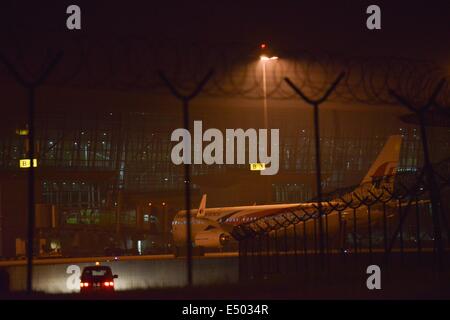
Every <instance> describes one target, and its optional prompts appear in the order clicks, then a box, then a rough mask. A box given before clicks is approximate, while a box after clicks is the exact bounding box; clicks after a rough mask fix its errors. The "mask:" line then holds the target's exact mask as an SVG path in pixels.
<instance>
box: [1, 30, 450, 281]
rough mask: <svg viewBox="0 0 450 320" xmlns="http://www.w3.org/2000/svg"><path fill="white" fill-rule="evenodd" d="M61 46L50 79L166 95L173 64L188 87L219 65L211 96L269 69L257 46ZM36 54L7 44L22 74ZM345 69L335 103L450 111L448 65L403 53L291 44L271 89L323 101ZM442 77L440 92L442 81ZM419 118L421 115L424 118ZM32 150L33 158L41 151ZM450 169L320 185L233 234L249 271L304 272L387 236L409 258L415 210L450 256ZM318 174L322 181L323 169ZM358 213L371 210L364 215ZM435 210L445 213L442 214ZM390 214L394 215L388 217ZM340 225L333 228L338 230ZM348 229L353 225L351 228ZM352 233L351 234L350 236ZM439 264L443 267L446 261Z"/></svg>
mask: <svg viewBox="0 0 450 320" xmlns="http://www.w3.org/2000/svg"><path fill="white" fill-rule="evenodd" d="M108 41H109V42H108ZM60 47H63V48H64V49H65V50H64V52H65V53H66V54H65V57H64V61H63V63H62V64H61V65H60V66H59V67H58V68H57V69H56V70H54V72H52V74H50V75H49V77H48V79H46V84H48V85H56V86H73V87H82V88H85V87H89V88H91V89H92V88H103V87H107V88H111V89H114V90H145V91H146V92H150V91H151V92H152V93H159V92H161V91H162V90H164V86H165V85H167V83H166V84H165V83H164V81H161V77H160V74H158V72H157V70H164V72H165V73H164V77H167V78H170V79H171V86H172V87H176V88H177V90H180V91H184V92H189V91H192V90H193V89H195V87H196V86H197V85H198V83H201V82H202V79H203V77H204V74H206V73H207V71H209V69H210V68H211V66H214V70H215V77H214V78H212V79H211V80H210V81H208V83H207V84H206V85H205V86H204V88H202V94H205V95H211V96H218V97H223V96H233V97H243V98H247V99H261V98H262V92H261V87H262V85H261V79H262V77H261V75H260V74H259V72H260V68H257V67H256V64H257V63H258V62H257V60H258V56H257V52H256V51H255V50H254V48H253V46H248V45H242V44H235V45H226V46H223V45H216V46H214V45H210V44H207V45H203V44H189V45H186V44H180V45H174V44H167V43H159V42H158V43H157V42H151V41H148V39H126V40H124V39H119V40H117V39H116V40H111V39H105V40H100V41H96V42H95V45H92V43H91V42H90V40H89V39H85V38H78V39H77V40H76V41H75V42H73V39H72V42H67V43H63V44H60ZM37 50H38V49H37ZM32 52H33V51H32V50H30V49H29V48H26V47H23V48H18V47H17V48H13V49H11V48H10V49H5V52H3V55H4V56H8V57H14V59H13V62H11V65H12V64H14V65H16V66H20V69H19V71H17V73H20V74H23V75H24V77H28V76H30V78H32V75H33V74H35V73H36V72H35V71H36V70H38V69H39V68H40V67H41V66H38V67H36V66H35V65H32V66H30V65H29V64H28V62H29V61H31V59H30V60H27V55H30V54H31V53H32ZM43 56H44V57H45V59H44V62H45V61H50V60H49V59H51V57H52V51H51V50H45V54H44V55H43ZM37 60H38V59H34V60H33V61H37ZM32 64H33V63H32ZM44 65H45V63H44ZM7 69H8V67H7V66H5V65H0V81H3V80H5V81H8V80H7V78H6V77H5V75H6V74H7V72H6V71H7ZM340 71H343V72H344V73H343V75H342V76H341V77H340V78H339V80H340V82H339V86H336V90H335V91H334V92H333V95H332V96H331V97H330V101H343V102H348V101H352V102H357V103H361V104H394V103H396V102H398V100H399V97H401V101H408V103H407V104H406V103H403V104H405V105H425V106H434V107H435V108H438V109H439V110H444V111H443V112H444V113H445V114H447V113H448V110H447V109H448V108H447V107H446V106H449V105H450V94H449V91H450V90H449V85H448V83H447V82H444V81H441V82H438V81H437V80H436V79H442V78H443V77H445V76H446V72H445V70H443V69H442V68H440V67H439V66H438V65H436V64H434V63H432V62H427V61H412V60H409V59H400V58H362V57H351V58H349V57H342V56H338V55H329V54H323V53H311V52H307V51H305V50H291V51H290V52H289V53H286V56H285V58H283V59H280V61H278V62H277V63H276V64H274V65H273V68H270V70H269V79H270V90H268V92H267V96H268V97H270V98H271V99H293V98H294V97H295V92H293V91H292V90H289V88H288V87H287V86H285V85H284V78H286V77H288V78H289V79H291V80H292V81H293V82H295V83H296V86H298V87H301V88H302V91H303V92H304V93H305V94H307V95H308V96H309V97H310V98H311V99H316V97H318V96H319V95H321V94H322V92H324V91H326V89H327V88H328V86H329V83H331V82H332V81H333V80H334V77H335V75H336V74H337V73H338V72H340ZM437 83H439V85H438V88H439V90H437V89H436V84H437ZM393 93H395V94H393ZM438 93H439V94H438ZM183 101H184V100H183ZM430 110H431V109H430V107H427V108H424V109H423V111H420V112H419V116H422V115H427V114H430V112H431V111H430ZM419 121H422V120H420V118H419ZM423 132H424V131H423ZM422 139H423V144H424V146H425V145H426V144H427V138H426V134H422ZM30 158H33V157H32V154H31V156H30ZM437 168H446V169H447V171H445V170H444V171H443V172H437V171H438V169H437ZM448 168H449V165H448V160H447V161H446V162H441V163H439V164H438V165H437V166H432V165H431V164H430V163H429V162H427V163H426V165H425V167H424V168H423V169H422V170H420V173H419V174H417V175H414V176H413V177H411V176H410V175H400V174H399V175H396V176H395V183H392V179H393V178H394V177H384V179H382V180H381V181H378V182H376V183H374V184H370V185H364V186H361V187H358V188H357V189H356V190H354V191H352V192H349V193H345V194H341V195H339V196H338V197H336V198H327V197H325V195H324V196H323V198H322V195H321V192H319V193H318V197H319V199H318V201H316V203H317V205H314V206H305V207H302V206H299V208H298V210H292V211H289V212H286V213H284V214H281V215H277V216H272V217H266V218H261V219H258V220H256V221H252V222H249V223H245V224H242V225H239V226H238V227H236V228H235V230H233V236H234V237H235V238H236V239H238V240H239V259H240V274H241V276H243V277H247V276H249V277H253V276H266V275H268V274H271V273H274V272H275V273H280V272H282V270H283V268H284V269H286V270H288V271H289V270H290V271H292V270H291V268H292V266H294V267H295V268H294V269H295V271H299V270H300V264H301V260H303V263H304V266H305V268H309V267H310V266H309V259H310V257H311V256H315V255H317V253H318V252H320V251H321V252H322V253H324V254H325V255H326V258H327V261H330V256H332V255H333V254H335V253H339V254H338V255H339V256H346V255H348V254H349V253H351V254H352V255H353V256H356V255H358V254H366V255H368V257H369V258H370V259H372V258H373V256H374V254H375V253H376V252H375V251H376V249H378V248H377V246H378V245H379V244H381V243H382V244H383V246H382V248H381V249H382V255H383V257H385V258H386V259H387V257H389V255H390V254H391V253H392V252H394V251H395V250H398V252H399V253H400V256H401V257H403V256H404V253H405V249H406V247H408V249H409V247H411V245H410V244H409V243H408V244H406V241H405V238H404V234H405V233H404V230H403V229H404V227H405V223H406V222H405V221H406V220H407V217H409V218H410V217H411V215H410V214H409V212H410V211H412V210H414V208H415V211H416V216H415V218H416V224H415V234H416V236H415V237H414V241H415V242H414V243H415V249H416V250H417V252H418V253H419V254H421V253H422V252H423V251H424V250H425V249H429V248H431V249H432V250H433V252H434V251H437V252H438V256H439V255H444V254H446V250H445V249H446V248H447V247H448V246H445V248H444V244H443V240H445V239H443V238H442V236H440V235H439V234H441V232H440V231H439V232H438V231H437V229H439V230H441V229H442V228H443V227H444V228H446V229H447V234H448V226H447V225H446V224H447V217H446V215H448V209H447V208H444V209H442V205H441V203H442V201H441V198H442V194H441V193H442V192H443V190H444V191H445V190H447V189H448V186H449V175H448ZM30 172H32V170H30ZM317 174H318V181H320V175H319V174H320V171H318V172H317ZM188 178H189V176H188ZM188 181H189V179H188ZM319 185H320V183H319ZM391 185H393V186H394V185H395V188H391V187H390V186H391ZM187 189H189V188H187ZM189 192H190V191H189V190H188V191H187V193H188V194H189ZM430 197H431V198H432V200H431V203H433V209H432V210H431V211H430V215H431V216H432V217H433V218H434V219H432V220H433V221H432V223H431V226H432V228H434V230H435V231H434V233H433V237H432V238H430V239H431V242H432V245H431V247H430V246H428V245H425V243H424V242H425V241H429V239H428V238H427V237H426V236H425V235H423V234H422V233H424V232H425V233H427V232H428V230H427V229H428V227H429V225H428V221H425V222H424V221H422V220H424V219H425V218H424V214H423V212H427V210H429V208H428V209H427V204H428V203H430V201H429V200H428V199H429V198H430ZM187 199H189V195H187ZM189 203H190V201H189V200H187V204H189ZM188 207H189V205H188ZM380 208H381V209H380ZM30 212H32V211H31V209H30ZM359 212H365V213H364V214H363V215H361V214H359ZM392 212H394V213H392ZM439 212H440V213H439ZM33 216H34V215H33ZM322 217H323V218H324V219H325V223H324V224H325V225H324V226H322V227H323V228H324V230H325V231H324V232H325V237H324V247H325V248H324V249H323V250H320V248H319V247H320V246H319V244H318V239H319V235H318V231H317V225H318V221H319V220H321V219H322ZM361 217H363V219H362V218H361ZM391 217H392V218H391ZM435 217H441V219H440V220H439V221H437V220H436V218H435ZM389 219H391V220H392V221H394V222H395V223H394V222H389ZM362 220H364V221H362ZM425 220H426V219H425ZM376 224H381V225H382V227H381V230H382V236H381V238H380V239H382V241H381V242H380V241H378V239H376V237H374V234H375V233H376V232H378V229H376V228H375V227H376ZM393 226H395V229H394V232H393V233H390V229H389V227H391V228H392V227H393ZM299 228H301V229H300V230H299ZM333 228H335V229H334V232H331V231H330V230H331V229H333ZM348 229H350V230H351V231H350V232H347V230H348ZM424 230H427V231H424ZM391 231H392V230H391ZM347 235H350V240H349V239H348V238H347ZM448 238H449V237H448V236H447V240H448ZM280 241H281V242H282V243H281V244H280ZM349 244H350V245H349ZM395 244H398V245H399V246H398V247H396V246H395ZM188 246H189V245H188ZM31 251H32V250H29V252H31ZM396 252H397V251H396ZM282 255H283V257H284V260H283V259H282V257H281V256H282ZM29 260H30V261H31V259H29ZM263 260H266V261H265V262H264V261H263ZM438 264H439V266H441V267H442V264H443V259H440V260H439V263H438ZM29 269H30V270H31V267H29ZM30 272H31V271H30ZM30 288H31V281H30Z"/></svg>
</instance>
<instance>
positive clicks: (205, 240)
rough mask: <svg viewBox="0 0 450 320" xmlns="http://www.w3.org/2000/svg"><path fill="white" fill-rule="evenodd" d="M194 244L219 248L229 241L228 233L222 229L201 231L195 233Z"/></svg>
mask: <svg viewBox="0 0 450 320" xmlns="http://www.w3.org/2000/svg"><path fill="white" fill-rule="evenodd" d="M194 241H195V246H196V247H204V248H220V247H223V246H224V245H226V244H227V243H228V242H229V241H230V235H228V234H226V233H224V232H222V231H219V230H217V231H201V232H199V233H197V234H196V235H195V239H194Z"/></svg>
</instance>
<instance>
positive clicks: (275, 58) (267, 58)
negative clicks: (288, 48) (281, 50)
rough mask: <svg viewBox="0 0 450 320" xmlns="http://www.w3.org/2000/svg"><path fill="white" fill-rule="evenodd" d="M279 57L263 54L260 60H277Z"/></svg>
mask: <svg viewBox="0 0 450 320" xmlns="http://www.w3.org/2000/svg"><path fill="white" fill-rule="evenodd" d="M277 59H278V57H277V56H273V57H268V56H261V57H259V60H261V61H267V60H277Z"/></svg>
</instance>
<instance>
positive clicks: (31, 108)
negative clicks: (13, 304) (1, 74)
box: [0, 52, 62, 293]
mask: <svg viewBox="0 0 450 320" xmlns="http://www.w3.org/2000/svg"><path fill="white" fill-rule="evenodd" d="M61 57H62V52H59V53H58V54H57V55H56V56H55V57H54V58H53V59H52V60H51V62H50V63H49V64H48V65H47V67H46V69H45V70H44V72H43V73H42V74H41V75H40V76H39V77H38V78H37V79H36V80H34V81H27V80H25V79H24V78H23V77H22V76H21V75H20V74H19V72H18V71H17V70H16V69H15V68H14V66H13V65H12V64H11V63H10V61H9V60H8V59H7V58H6V57H5V56H4V55H2V54H0V61H1V62H2V63H3V64H4V65H5V66H6V67H7V69H8V71H9V72H10V73H11V74H12V75H13V76H14V77H15V79H16V81H17V82H18V83H19V84H20V85H21V86H22V87H24V88H25V89H26V90H27V91H28V144H29V149H28V159H29V160H30V167H29V168H28V217H27V280H26V289H27V293H31V292H32V291H33V255H34V254H33V251H34V247H33V245H34V227H35V203H34V202H35V200H34V191H35V190H34V189H35V188H34V177H35V169H34V165H33V162H34V157H35V150H34V149H35V146H34V144H35V111H36V110H35V109H36V108H35V102H36V96H35V94H36V89H37V88H38V87H39V86H41V85H42V84H43V83H44V81H45V80H46V79H47V78H48V76H49V74H50V73H51V71H52V70H53V69H54V68H55V67H56V65H57V64H58V62H59V61H60V60H61Z"/></svg>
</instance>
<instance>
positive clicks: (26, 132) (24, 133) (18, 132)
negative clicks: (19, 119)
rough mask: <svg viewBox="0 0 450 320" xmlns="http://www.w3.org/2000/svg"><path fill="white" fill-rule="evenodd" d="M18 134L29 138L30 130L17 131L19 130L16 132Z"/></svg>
mask: <svg viewBox="0 0 450 320" xmlns="http://www.w3.org/2000/svg"><path fill="white" fill-rule="evenodd" d="M16 133H17V134H18V135H19V136H27V135H28V129H17V130H16Z"/></svg>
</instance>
